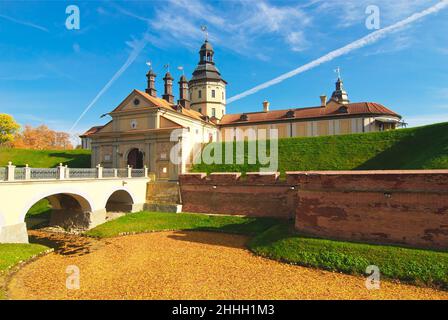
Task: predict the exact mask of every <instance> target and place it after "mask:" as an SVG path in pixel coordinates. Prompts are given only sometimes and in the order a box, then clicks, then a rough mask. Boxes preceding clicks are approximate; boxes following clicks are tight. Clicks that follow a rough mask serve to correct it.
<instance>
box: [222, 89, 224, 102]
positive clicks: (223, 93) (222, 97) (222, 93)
mask: <svg viewBox="0 0 448 320" xmlns="http://www.w3.org/2000/svg"><path fill="white" fill-rule="evenodd" d="M222 100H224V91H223V92H222Z"/></svg>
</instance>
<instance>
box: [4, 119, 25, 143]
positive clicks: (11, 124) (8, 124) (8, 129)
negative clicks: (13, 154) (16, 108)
mask: <svg viewBox="0 0 448 320" xmlns="http://www.w3.org/2000/svg"><path fill="white" fill-rule="evenodd" d="M19 129H20V125H19V124H18V123H17V122H16V121H15V120H14V118H13V117H12V116H11V115H9V114H6V113H1V114H0V145H1V144H5V143H9V142H12V141H13V140H14V135H15V134H16V132H17V131H18V130H19Z"/></svg>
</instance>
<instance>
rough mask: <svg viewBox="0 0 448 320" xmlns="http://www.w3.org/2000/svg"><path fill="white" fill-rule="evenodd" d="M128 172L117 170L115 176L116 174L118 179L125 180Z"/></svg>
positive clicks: (126, 170)
mask: <svg viewBox="0 0 448 320" xmlns="http://www.w3.org/2000/svg"><path fill="white" fill-rule="evenodd" d="M128 172H129V170H128V169H118V172H117V174H118V177H119V178H127V177H128Z"/></svg>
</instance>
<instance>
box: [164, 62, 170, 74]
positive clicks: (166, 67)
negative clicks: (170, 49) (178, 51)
mask: <svg viewBox="0 0 448 320" xmlns="http://www.w3.org/2000/svg"><path fill="white" fill-rule="evenodd" d="M163 67H164V68H165V69H166V72H170V64H169V63H167V64H165V65H164V66H163Z"/></svg>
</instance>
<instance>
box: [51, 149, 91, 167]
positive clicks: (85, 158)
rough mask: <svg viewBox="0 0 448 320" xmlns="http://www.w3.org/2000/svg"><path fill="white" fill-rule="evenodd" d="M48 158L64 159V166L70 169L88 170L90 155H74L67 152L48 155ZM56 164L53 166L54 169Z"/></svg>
mask: <svg viewBox="0 0 448 320" xmlns="http://www.w3.org/2000/svg"><path fill="white" fill-rule="evenodd" d="M49 156H50V157H57V158H66V159H67V161H64V164H66V165H67V166H69V167H71V168H90V154H83V153H80V154H74V153H68V152H53V153H50V154H49ZM56 166H57V164H56V165H55V167H56Z"/></svg>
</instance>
